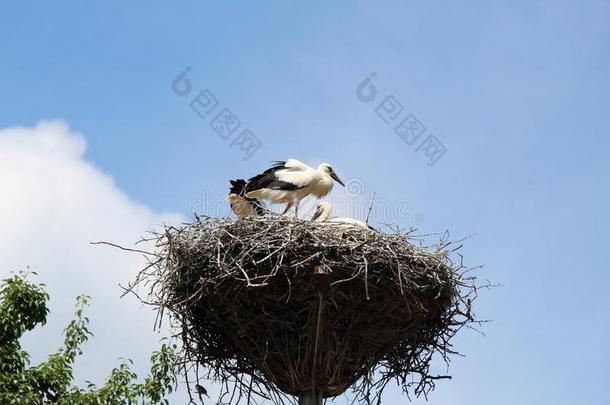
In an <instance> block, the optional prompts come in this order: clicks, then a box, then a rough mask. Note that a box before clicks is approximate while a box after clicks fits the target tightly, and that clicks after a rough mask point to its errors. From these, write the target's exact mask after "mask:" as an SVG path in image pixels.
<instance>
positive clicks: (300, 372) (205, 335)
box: [137, 216, 476, 403]
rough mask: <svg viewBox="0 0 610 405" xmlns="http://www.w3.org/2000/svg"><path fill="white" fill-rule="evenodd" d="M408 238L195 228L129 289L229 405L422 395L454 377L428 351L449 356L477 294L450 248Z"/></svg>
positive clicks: (312, 228)
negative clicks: (138, 292) (307, 395)
mask: <svg viewBox="0 0 610 405" xmlns="http://www.w3.org/2000/svg"><path fill="white" fill-rule="evenodd" d="M414 238H415V237H414V236H413V231H392V233H388V234H386V233H381V232H376V231H372V230H368V229H363V228H359V227H349V228H345V227H344V226H340V225H339V226H337V225H331V224H328V223H327V224H324V223H314V222H310V221H301V220H294V219H289V218H286V217H282V216H268V217H259V218H252V219H245V220H238V221H228V220H225V219H219V218H202V219H198V221H197V222H196V223H194V224H189V225H185V226H183V227H181V228H175V227H167V228H166V229H165V232H163V233H160V234H156V235H155V236H154V240H155V241H156V244H157V249H158V250H157V252H156V254H155V255H154V257H152V258H151V263H150V265H149V266H148V267H147V268H146V269H145V270H144V271H142V273H140V276H139V277H138V280H137V284H139V285H142V284H148V285H149V287H150V292H151V299H150V301H149V302H150V303H152V304H153V305H155V306H157V307H158V308H159V310H160V314H161V317H162V316H163V313H169V314H170V318H171V319H172V321H173V323H174V325H175V326H177V327H178V330H179V335H180V336H181V338H182V341H183V350H184V353H183V354H184V357H183V359H184V362H185V364H188V365H191V366H195V367H196V369H197V370H199V369H200V367H202V370H204V376H205V377H206V378H212V379H214V380H216V381H220V382H222V383H223V384H222V386H223V387H224V388H225V390H226V393H227V394H231V396H230V399H228V400H226V402H229V403H232V402H238V401H239V400H240V399H242V398H244V399H247V401H248V402H250V401H251V399H252V398H253V395H256V394H258V395H259V396H262V397H263V398H271V399H273V400H274V401H275V402H278V401H282V400H284V399H286V398H288V397H287V396H285V394H290V395H298V394H299V393H301V392H303V391H306V390H311V389H316V390H319V391H320V392H322V394H323V396H324V397H333V396H337V395H340V394H342V393H343V392H345V391H346V390H347V389H348V388H350V387H352V388H353V389H354V390H355V392H356V395H357V396H358V397H359V398H360V399H362V400H365V401H367V402H370V401H372V400H378V399H380V397H381V392H382V391H383V389H384V388H385V387H386V385H387V384H388V382H390V381H396V382H397V383H398V384H399V385H400V386H401V387H402V389H403V391H404V392H405V393H406V394H407V395H408V394H409V393H410V392H415V394H417V395H419V394H421V393H424V394H426V393H427V392H428V391H429V390H430V389H432V388H434V384H435V381H436V380H438V379H440V378H449V377H448V376H444V375H437V374H434V373H432V372H431V363H432V359H433V355H434V354H435V353H438V354H440V357H441V358H442V359H444V360H445V361H448V356H449V355H450V354H452V353H454V351H453V350H452V347H451V345H450V343H449V340H450V339H451V338H452V337H453V336H454V334H455V333H456V332H457V331H458V330H459V329H461V328H462V327H463V326H465V325H468V324H469V323H470V322H473V319H472V317H471V313H470V303H471V299H472V298H474V296H475V295H476V287H475V285H474V279H473V278H467V277H465V276H464V273H465V270H464V269H463V267H462V265H461V260H460V262H458V263H456V262H455V261H452V260H451V259H450V252H449V250H453V249H452V247H453V245H451V244H450V243H448V242H446V241H444V240H441V241H440V242H439V243H438V244H436V245H435V246H433V247H423V246H421V241H420V243H418V244H417V245H416V244H414V242H413V241H414V240H415V239H414ZM229 387H233V388H231V389H230V388H229ZM411 390H413V391H411ZM222 402H225V400H224V399H223V401H222Z"/></svg>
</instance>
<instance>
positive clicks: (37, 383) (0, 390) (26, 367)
mask: <svg viewBox="0 0 610 405" xmlns="http://www.w3.org/2000/svg"><path fill="white" fill-rule="evenodd" d="M48 299H49V295H48V294H47V293H46V292H45V290H44V285H42V284H40V285H36V284H33V283H31V282H29V281H28V280H27V274H26V273H20V274H17V275H14V276H13V277H11V278H8V279H5V280H3V281H2V284H0V404H2V405H9V404H10V405H13V404H14V405H38V404H62V405H68V404H69V405H94V404H95V405H109V404H113V405H114V404H117V405H118V404H121V405H122V404H129V405H130V404H167V403H168V402H167V400H166V399H165V397H166V396H167V395H168V394H169V393H171V392H172V391H173V390H174V389H175V387H176V384H177V380H176V376H175V374H174V373H173V369H172V365H173V364H174V363H175V360H176V346H175V345H169V344H167V343H165V342H164V343H163V344H162V345H161V348H160V349H159V351H156V352H154V353H153V354H152V356H151V362H152V366H151V370H150V374H149V375H148V376H147V377H146V378H145V379H144V381H143V382H137V376H136V374H134V373H133V372H132V371H131V370H130V366H131V361H129V360H128V361H124V362H122V363H121V364H120V365H119V366H118V367H117V368H115V369H114V370H112V372H111V373H110V376H109V377H108V378H107V379H106V382H105V384H104V385H103V386H102V387H96V386H95V385H94V384H92V383H89V384H88V386H87V388H84V389H83V388H79V387H76V386H74V385H73V384H72V381H73V375H72V366H73V365H74V362H75V360H76V357H77V356H79V355H80V354H82V350H81V346H82V345H83V343H84V342H86V341H87V339H88V338H89V337H90V336H92V334H91V332H90V331H89V329H88V328H87V326H88V324H89V320H88V319H87V317H85V316H84V315H83V311H84V309H85V307H86V306H87V305H88V304H89V297H86V296H80V297H78V298H77V300H76V311H75V319H74V320H73V321H72V322H70V324H69V325H68V327H67V328H66V329H65V330H64V335H65V338H64V343H63V346H62V347H60V348H59V349H58V350H57V351H56V352H55V353H53V354H51V355H50V356H49V357H48V359H47V360H46V361H44V362H43V363H41V364H38V365H35V366H31V365H30V359H29V356H28V354H27V353H26V352H25V351H23V350H22V349H21V345H20V343H19V339H20V338H21V336H22V335H23V333H24V332H26V331H30V330H32V329H34V327H36V326H37V325H44V324H45V322H46V317H47V314H48V312H49V310H48V308H47V301H48Z"/></svg>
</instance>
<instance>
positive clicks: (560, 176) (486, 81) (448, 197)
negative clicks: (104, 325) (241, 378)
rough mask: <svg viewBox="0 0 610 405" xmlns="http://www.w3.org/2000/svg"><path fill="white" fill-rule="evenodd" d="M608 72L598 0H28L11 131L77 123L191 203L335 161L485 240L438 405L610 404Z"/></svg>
mask: <svg viewBox="0 0 610 405" xmlns="http://www.w3.org/2000/svg"><path fill="white" fill-rule="evenodd" d="M187 66H189V67H191V69H192V70H191V72H190V73H189V75H188V78H189V80H191V82H192V85H193V89H194V90H193V93H192V94H191V95H189V96H186V97H178V96H176V95H175V94H174V93H173V92H172V89H171V83H172V80H173V79H174V78H175V77H176V75H177V74H179V72H181V71H182V70H183V69H185V68H186V67H187ZM609 71H610V3H608V2H604V1H583V2H568V1H527V2H526V1H514V2H508V1H503V2H483V1H480V2H470V3H469V4H468V5H463V4H457V3H453V2H423V1H385V2H372V1H351V2H348V1H336V2H315V4H309V3H302V2H301V3H296V2H280V1H269V2H265V3H256V4H255V3H246V2H235V1H226V2H202V1H201V2H181V3H166V2H147V3H146V4H144V3H139V5H135V4H126V3H125V2H118V1H107V2H103V3H96V4H90V3H82V4H76V3H69V2H33V3H29V4H22V3H14V4H7V5H5V6H4V7H3V10H2V13H0V73H1V74H0V89H1V90H2V93H3V94H4V97H3V99H2V101H0V128H7V127H14V126H25V127H32V126H34V125H36V123H37V122H39V121H41V120H55V119H59V120H63V121H65V122H67V123H68V124H69V125H70V127H71V128H72V129H73V130H74V131H77V132H79V133H81V134H82V136H83V137H84V139H85V140H86V144H87V149H86V153H85V156H84V159H85V160H86V161H87V162H89V163H91V164H92V165H94V166H95V167H96V168H98V169H99V170H101V171H102V172H103V173H105V174H107V175H109V176H111V177H112V179H113V181H114V184H115V185H116V187H117V188H118V189H120V190H122V192H124V193H125V194H126V195H127V196H128V197H129V198H130V199H131V200H132V201H134V202H135V203H137V204H140V205H142V206H146V207H148V208H149V209H151V210H154V211H155V212H168V213H176V214H182V215H185V216H187V215H188V214H189V210H190V208H192V207H193V206H197V204H196V203H195V205H193V202H194V201H195V202H197V201H199V200H200V199H201V198H202V195H203V193H207V195H209V196H210V197H209V198H210V199H212V200H218V199H222V198H223V197H224V195H225V193H226V191H227V185H228V184H227V180H228V179H229V178H234V177H247V176H249V175H252V174H255V173H256V172H257V171H259V170H260V169H262V168H264V167H265V166H266V165H267V164H268V163H269V161H271V160H279V159H285V158H289V157H295V158H299V159H301V160H304V161H307V162H311V163H319V162H322V161H328V162H332V163H333V165H334V167H335V169H336V171H337V172H338V173H339V175H340V176H342V177H344V178H346V179H358V181H359V182H361V184H363V186H364V191H363V195H362V196H361V197H362V199H364V198H365V197H367V196H369V195H370V194H371V193H372V192H376V194H377V196H378V198H380V199H382V200H383V201H385V202H387V204H388V205H389V206H391V207H396V206H398V205H400V203H401V201H405V200H407V201H409V202H410V204H412V206H411V208H410V214H411V215H409V216H408V218H405V217H404V216H400V215H398V213H397V211H396V210H391V211H390V215H389V216H383V218H381V216H380V215H379V213H377V214H375V213H374V214H373V215H374V217H375V219H376V220H377V221H378V222H382V221H392V222H398V223H400V225H401V226H403V227H408V226H412V225H416V226H417V227H418V228H419V229H420V230H421V231H423V232H433V231H443V230H445V229H448V230H449V231H450V233H451V235H452V236H453V237H455V238H461V237H464V236H468V235H472V234H475V235H476V236H475V237H473V238H471V239H469V240H468V241H467V242H466V244H465V247H464V249H463V254H464V256H465V258H466V260H467V263H468V264H470V265H485V270H484V272H483V273H482V276H483V277H484V278H488V279H490V280H492V281H493V282H497V283H500V284H502V285H503V286H502V287H501V288H496V289H494V290H492V291H489V292H486V293H484V295H483V296H482V298H481V299H480V301H479V302H478V303H477V307H476V308H475V309H477V312H478V314H479V316H480V317H482V318H487V319H493V320H494V322H493V323H490V324H487V325H486V326H485V327H484V330H485V332H486V336H485V337H482V336H480V335H478V334H476V333H471V332H466V333H464V334H462V336H460V337H459V338H458V339H457V342H456V343H457V345H458V346H457V347H458V349H461V351H462V352H463V353H464V354H466V355H467V357H465V358H458V359H456V360H455V362H454V363H453V364H452V368H451V369H450V371H451V372H452V374H453V375H454V379H453V380H452V381H450V382H445V381H444V382H441V383H440V384H439V387H438V389H437V391H435V392H434V393H433V394H432V396H431V397H430V402H431V403H451V404H462V403H464V404H466V403H468V404H471V403H483V402H490V401H492V402H493V403H495V404H514V403H519V404H539V403H553V404H573V403H590V404H602V403H609V402H610V390H608V389H607V387H606V385H607V384H606V382H607V381H608V380H609V379H610V348H609V346H608V335H609V334H610V328H609V325H610V315H608V308H610V299H609V298H608V294H607V284H608V283H609V282H610V276H608V273H607V271H606V268H607V264H606V261H605V260H604V258H603V256H602V252H603V251H604V250H605V248H607V245H608V242H609V241H608V233H607V228H608V225H610V224H609V222H610V221H609V220H608V214H607V207H608V206H609V203H610V198H609V193H608V180H607V176H608V173H609V169H610V163H609V161H608V159H607V157H606V154H607V150H608V148H609V147H610V141H609V137H608V133H609V130H610V114H608V108H609V106H610V103H609V102H610V81H609V80H608V72H609ZM371 72H375V74H376V77H375V78H374V80H373V83H374V86H375V87H376V89H377V90H378V93H379V95H378V96H377V99H375V100H374V101H373V102H371V103H364V102H362V101H361V100H359V99H358V98H357V96H356V88H357V86H358V85H359V84H360V83H361V82H362V80H363V79H365V78H366V77H367V76H368V75H369V74H370V73H371ZM203 89H209V90H210V91H211V92H212V93H213V94H214V95H215V96H216V97H217V98H218V100H219V106H220V107H218V108H221V107H222V108H224V107H226V108H229V109H230V110H231V111H233V112H234V114H235V115H236V116H237V117H238V118H239V119H240V121H241V122H242V128H246V127H247V128H248V129H250V130H251V131H252V132H253V133H254V134H255V135H256V136H257V137H258V138H259V139H260V140H261V142H262V146H261V148H260V149H259V150H258V151H256V153H255V154H254V155H253V156H252V157H251V158H250V159H248V160H243V159H242V157H241V154H240V151H239V150H238V149H237V148H236V147H235V146H231V139H229V140H224V139H221V138H220V137H219V136H218V135H217V134H216V133H214V131H213V130H212V129H211V128H210V126H209V123H210V120H211V118H212V117H207V118H206V119H202V118H200V117H199V116H198V115H196V114H195V113H194V112H193V110H192V109H191V108H190V107H189V102H190V101H191V100H192V98H193V95H194V94H195V93H196V92H197V91H199V90H203ZM389 95H393V96H394V97H395V99H396V100H399V102H400V103H401V104H402V105H403V106H404V112H403V114H404V115H406V114H408V113H411V114H413V115H415V116H416V117H417V118H418V120H420V121H421V122H422V123H423V124H424V125H425V127H426V133H425V135H423V136H424V137H425V136H427V135H428V134H434V135H435V136H436V137H437V138H438V139H439V140H440V141H441V142H442V144H443V145H444V146H445V147H446V149H447V152H446V153H445V154H444V155H443V156H442V157H441V158H440V159H439V160H438V162H436V163H435V164H434V165H433V166H429V165H428V164H427V161H426V156H425V155H424V154H423V153H422V152H421V151H419V152H416V151H415V149H416V146H417V144H415V145H407V144H406V143H405V142H403V141H402V140H401V139H400V138H399V137H398V136H397V135H396V134H395V133H394V131H393V128H394V127H393V126H392V125H386V124H385V123H384V122H383V121H382V120H381V119H380V117H379V116H377V115H376V113H375V108H376V106H377V105H378V104H379V102H380V101H381V100H382V98H383V97H385V96H389ZM215 112H217V111H215ZM404 115H401V116H400V117H403V116H404ZM422 139H423V138H422ZM336 194H337V195H339V196H344V195H345V192H344V191H343V190H337V191H336ZM208 209H209V207H208V206H203V207H201V209H200V211H201V210H203V211H206V210H208ZM226 212H228V211H225V213H226ZM109 215H112V214H109ZM66 232H67V231H66ZM5 237H6V236H5ZM37 271H38V272H39V273H40V274H41V277H43V278H44V274H45V273H44V269H42V268H39V269H37ZM126 355H128V354H126ZM388 399H389V401H388V402H389V403H399V401H401V399H400V397H399V396H398V395H397V394H396V393H395V392H394V393H391V394H390V395H389V396H388ZM177 403H178V402H177Z"/></svg>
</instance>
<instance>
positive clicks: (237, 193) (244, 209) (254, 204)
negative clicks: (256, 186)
mask: <svg viewBox="0 0 610 405" xmlns="http://www.w3.org/2000/svg"><path fill="white" fill-rule="evenodd" d="M230 182H231V189H230V191H229V195H228V196H227V197H226V200H227V201H228V202H229V203H230V204H231V210H233V212H234V213H235V215H237V217H238V218H239V219H242V218H245V217H249V216H259V215H263V213H264V211H265V209H264V208H263V206H262V205H261V202H260V201H258V200H257V199H256V198H248V197H245V196H244V194H245V192H246V181H245V180H243V179H237V180H230Z"/></svg>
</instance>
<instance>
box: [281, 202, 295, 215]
mask: <svg viewBox="0 0 610 405" xmlns="http://www.w3.org/2000/svg"><path fill="white" fill-rule="evenodd" d="M293 205H294V201H290V202H289V203H288V204H286V209H285V210H284V212H282V215H286V213H287V212H288V210H289V209H290V208H292V206H293Z"/></svg>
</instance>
